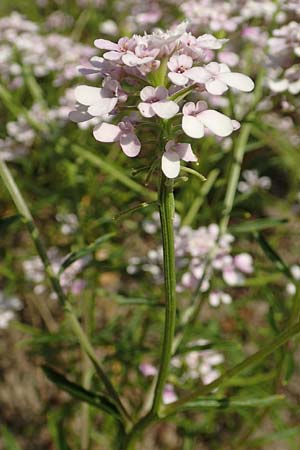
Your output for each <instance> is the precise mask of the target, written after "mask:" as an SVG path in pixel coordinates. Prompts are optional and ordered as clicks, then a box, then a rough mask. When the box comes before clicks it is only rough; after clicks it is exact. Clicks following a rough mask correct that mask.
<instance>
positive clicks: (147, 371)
mask: <svg viewBox="0 0 300 450" xmlns="http://www.w3.org/2000/svg"><path fill="white" fill-rule="evenodd" d="M140 371H141V373H142V374H143V375H144V377H154V376H155V375H156V374H157V368H156V367H155V366H153V365H152V364H150V363H146V362H145V363H142V364H140Z"/></svg>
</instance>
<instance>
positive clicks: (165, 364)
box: [122, 175, 176, 450]
mask: <svg viewBox="0 0 300 450" xmlns="http://www.w3.org/2000/svg"><path fill="white" fill-rule="evenodd" d="M158 202H159V214H160V223H161V233H162V243H163V265H164V283H165V302H166V308H165V323H164V336H163V342H162V350H161V357H160V367H159V371H158V375H157V381H156V385H155V389H154V394H153V401H152V406H151V409H150V411H149V412H148V413H147V414H146V415H145V416H144V417H142V418H141V419H140V420H139V421H138V422H137V423H136V424H135V425H134V427H133V428H132V430H131V431H130V433H129V434H128V435H127V436H126V438H125V440H124V442H123V446H122V450H129V449H130V450H131V449H133V445H134V442H135V441H136V439H137V438H138V436H139V435H140V434H141V433H142V431H143V430H145V429H146V428H147V427H148V426H149V425H150V424H151V423H153V422H154V421H155V420H156V419H157V418H158V411H159V407H160V404H161V400H162V396H163V391H164V387H165V384H166V379H167V376H168V369H169V365H170V360H171V357H172V346H173V339H174V333H175V322H176V272H175V250H174V229H173V217H174V195H173V180H169V179H167V178H166V177H165V176H164V175H162V176H161V180H160V187H159V193H158Z"/></svg>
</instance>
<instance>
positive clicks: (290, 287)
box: [286, 264, 300, 295]
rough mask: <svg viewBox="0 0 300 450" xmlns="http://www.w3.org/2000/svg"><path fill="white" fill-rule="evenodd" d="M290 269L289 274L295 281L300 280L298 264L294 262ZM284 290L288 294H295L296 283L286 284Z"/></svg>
mask: <svg viewBox="0 0 300 450" xmlns="http://www.w3.org/2000/svg"><path fill="white" fill-rule="evenodd" d="M290 271H291V274H292V276H293V278H294V279H295V281H299V280H300V266H298V265H297V264H294V265H293V266H291V268H290ZM286 291H287V293H288V294H289V295H295V294H296V285H295V284H294V283H292V282H290V283H288V284H287V286H286Z"/></svg>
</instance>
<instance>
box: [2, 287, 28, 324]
mask: <svg viewBox="0 0 300 450" xmlns="http://www.w3.org/2000/svg"><path fill="white" fill-rule="evenodd" d="M22 308H23V304H22V302H21V300H20V299H19V298H17V297H8V296H6V295H5V294H4V292H2V291H0V330H4V329H6V328H7V327H8V326H9V323H10V322H11V321H12V320H13V319H15V317H16V312H18V311H20V310H21V309H22Z"/></svg>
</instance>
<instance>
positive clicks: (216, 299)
mask: <svg viewBox="0 0 300 450" xmlns="http://www.w3.org/2000/svg"><path fill="white" fill-rule="evenodd" d="M231 302H232V298H231V296H230V295H229V294H227V292H223V291H212V292H211V293H210V294H209V303H210V305H211V306H213V307H214V308H217V307H218V306H220V304H221V303H224V305H229V304H230V303H231Z"/></svg>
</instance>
